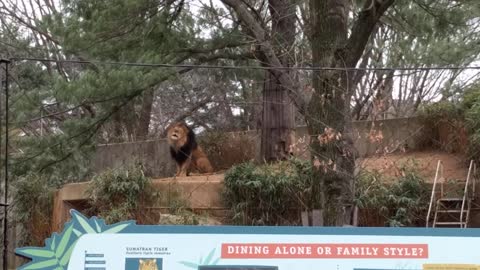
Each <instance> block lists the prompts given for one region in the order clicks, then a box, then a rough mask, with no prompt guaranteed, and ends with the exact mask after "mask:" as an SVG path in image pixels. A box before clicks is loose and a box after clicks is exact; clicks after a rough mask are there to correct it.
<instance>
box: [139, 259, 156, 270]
mask: <svg viewBox="0 0 480 270" xmlns="http://www.w3.org/2000/svg"><path fill="white" fill-rule="evenodd" d="M138 270H158V266H157V260H156V259H148V260H147V259H146V260H140V261H139V266H138Z"/></svg>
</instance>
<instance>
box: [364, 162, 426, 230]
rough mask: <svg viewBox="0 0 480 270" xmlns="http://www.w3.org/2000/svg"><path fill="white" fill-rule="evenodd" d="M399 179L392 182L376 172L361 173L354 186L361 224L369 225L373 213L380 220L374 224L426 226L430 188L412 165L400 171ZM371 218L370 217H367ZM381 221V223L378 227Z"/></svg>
mask: <svg viewBox="0 0 480 270" xmlns="http://www.w3.org/2000/svg"><path fill="white" fill-rule="evenodd" d="M400 172H401V176H400V177H398V178H395V179H394V180H393V181H388V180H386V179H383V178H382V176H381V175H380V174H379V173H378V172H369V171H363V172H361V173H360V174H359V177H358V180H357V185H356V187H357V188H356V204H357V206H358V207H359V208H360V209H361V211H363V212H364V213H365V215H364V216H363V219H364V221H363V222H364V223H367V225H372V224H369V223H372V220H371V219H372V218H373V219H375V217H373V216H371V214H372V213H376V214H377V215H378V217H380V220H379V219H377V220H374V221H373V223H376V224H374V225H385V226H391V227H398V226H418V225H423V224H424V223H425V217H426V214H427V213H426V211H427V209H428V204H429V199H430V192H431V191H430V189H429V186H428V184H427V183H426V182H425V180H424V179H423V178H422V177H420V175H419V173H418V170H417V168H416V165H415V164H414V163H410V164H407V165H405V166H403V167H401V168H400ZM369 215H370V216H369ZM381 222H383V223H384V224H379V223H381Z"/></svg>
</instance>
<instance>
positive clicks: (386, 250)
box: [222, 243, 428, 259]
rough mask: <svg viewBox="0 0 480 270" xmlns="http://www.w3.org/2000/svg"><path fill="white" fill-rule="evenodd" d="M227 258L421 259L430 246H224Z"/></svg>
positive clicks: (426, 255)
mask: <svg viewBox="0 0 480 270" xmlns="http://www.w3.org/2000/svg"><path fill="white" fill-rule="evenodd" d="M222 258H224V259H253V258H255V259H262V258H264V259H282V258H283V259H290V258H292V259H293V258H296V259H302V258H303V259H309V258H325V259H330V258H331V259H334V258H344V259H362V258H365V259H389V258H392V259H393V258H404V259H422V258H425V259H426V258H428V245H427V244H297V243H295V244H290V243H288V244H271V243H265V244H258V243H253V244H249V243H224V244H222Z"/></svg>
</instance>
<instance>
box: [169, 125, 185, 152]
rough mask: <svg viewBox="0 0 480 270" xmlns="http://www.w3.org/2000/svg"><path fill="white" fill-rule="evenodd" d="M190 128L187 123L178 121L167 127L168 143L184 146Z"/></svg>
mask: <svg viewBox="0 0 480 270" xmlns="http://www.w3.org/2000/svg"><path fill="white" fill-rule="evenodd" d="M189 131H190V129H189V128H188V127H187V125H186V124H185V123H182V122H178V123H174V124H172V125H170V126H169V127H168V128H167V139H168V143H169V144H170V145H172V146H175V147H178V148H180V147H182V146H183V145H185V144H186V143H187V141H188V133H189Z"/></svg>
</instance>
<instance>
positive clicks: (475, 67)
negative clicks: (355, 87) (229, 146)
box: [10, 57, 480, 71]
mask: <svg viewBox="0 0 480 270" xmlns="http://www.w3.org/2000/svg"><path fill="white" fill-rule="evenodd" d="M10 60H11V61H36V62H57V63H72V64H95V65H111V66H129V67H152V68H189V69H229V70H231V69H237V70H239V69H241V70H245V69H255V70H310V71H318V70H325V71H335V70H336V71H355V70H362V71H390V70H398V71H422V70H480V66H444V67H383V68H382V67H380V68H374V67H365V68H359V67H315V66H293V67H285V66H278V67H275V66H226V65H195V64H162V63H138V62H111V61H96V60H92V61H89V60H58V59H49V58H29V57H13V58H10Z"/></svg>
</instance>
